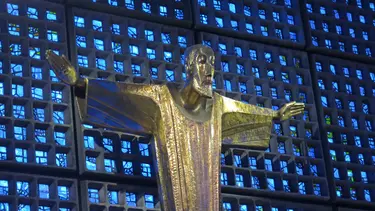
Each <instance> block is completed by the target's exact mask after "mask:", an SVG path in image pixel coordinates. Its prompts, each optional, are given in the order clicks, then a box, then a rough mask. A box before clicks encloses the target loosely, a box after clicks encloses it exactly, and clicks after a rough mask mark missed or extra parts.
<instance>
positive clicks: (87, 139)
mask: <svg viewBox="0 0 375 211" xmlns="http://www.w3.org/2000/svg"><path fill="white" fill-rule="evenodd" d="M83 141H84V145H85V148H86V149H94V148H95V141H94V137H92V136H83Z"/></svg>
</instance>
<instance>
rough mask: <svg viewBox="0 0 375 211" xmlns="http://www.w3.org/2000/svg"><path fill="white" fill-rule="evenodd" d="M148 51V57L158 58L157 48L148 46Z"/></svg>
mask: <svg viewBox="0 0 375 211" xmlns="http://www.w3.org/2000/svg"><path fill="white" fill-rule="evenodd" d="M146 53H147V58H149V59H155V58H156V53H155V49H151V48H147V49H146Z"/></svg>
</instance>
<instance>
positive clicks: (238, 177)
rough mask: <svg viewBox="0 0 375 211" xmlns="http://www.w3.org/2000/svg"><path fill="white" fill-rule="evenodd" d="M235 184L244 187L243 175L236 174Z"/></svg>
mask: <svg viewBox="0 0 375 211" xmlns="http://www.w3.org/2000/svg"><path fill="white" fill-rule="evenodd" d="M236 186H238V187H244V182H243V176H242V175H240V174H236Z"/></svg>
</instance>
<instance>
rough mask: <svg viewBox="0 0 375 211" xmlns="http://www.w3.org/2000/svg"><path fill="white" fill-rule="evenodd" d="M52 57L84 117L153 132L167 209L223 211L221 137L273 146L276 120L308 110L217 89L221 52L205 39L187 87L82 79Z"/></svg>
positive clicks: (191, 53) (192, 53)
mask: <svg viewBox="0 0 375 211" xmlns="http://www.w3.org/2000/svg"><path fill="white" fill-rule="evenodd" d="M47 59H48V61H49V63H50V65H51V67H52V69H53V70H54V72H55V73H56V75H57V76H58V77H59V78H60V79H61V80H62V81H63V82H64V83H67V84H69V85H71V86H73V88H74V91H75V95H76V97H77V101H76V102H77V103H78V107H79V111H80V115H81V119H82V120H85V121H87V122H90V123H91V124H95V125H98V126H102V127H107V128H114V129H121V130H126V131H130V132H147V133H150V134H153V135H154V143H153V144H154V146H155V152H156V153H155V154H156V161H157V180H158V184H159V187H160V188H159V192H160V196H162V200H161V201H162V208H164V210H165V211H218V210H221V205H220V179H219V175H220V153H221V145H222V143H224V144H231V145H235V146H246V147H257V148H259V147H260V148H267V147H268V145H269V139H270V133H271V127H272V120H273V119H279V120H286V119H288V118H290V117H292V116H294V115H298V114H300V113H302V112H303V110H304V104H302V103H296V102H291V103H288V104H286V105H284V106H283V107H282V108H281V109H280V110H279V111H274V110H272V109H268V108H261V107H257V106H254V105H250V104H245V103H242V102H239V101H236V100H232V99H230V98H227V97H224V96H221V95H219V94H217V93H213V91H212V80H213V74H214V61H215V56H214V52H213V50H212V49H211V48H209V47H207V46H203V45H194V46H191V47H189V48H188V49H187V50H186V52H185V70H186V82H185V85H184V87H183V88H182V89H177V88H175V86H173V85H147V84H127V83H116V82H110V81H104V80H91V79H79V77H78V76H77V73H76V70H75V69H74V67H73V66H72V65H71V64H70V62H69V61H68V60H67V59H66V57H65V56H62V57H60V56H58V55H56V54H54V53H53V52H52V51H48V52H47Z"/></svg>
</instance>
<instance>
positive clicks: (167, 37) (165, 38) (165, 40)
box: [161, 33, 171, 44]
mask: <svg viewBox="0 0 375 211" xmlns="http://www.w3.org/2000/svg"><path fill="white" fill-rule="evenodd" d="M161 41H162V42H163V43H164V44H171V35H170V34H169V33H161Z"/></svg>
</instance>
